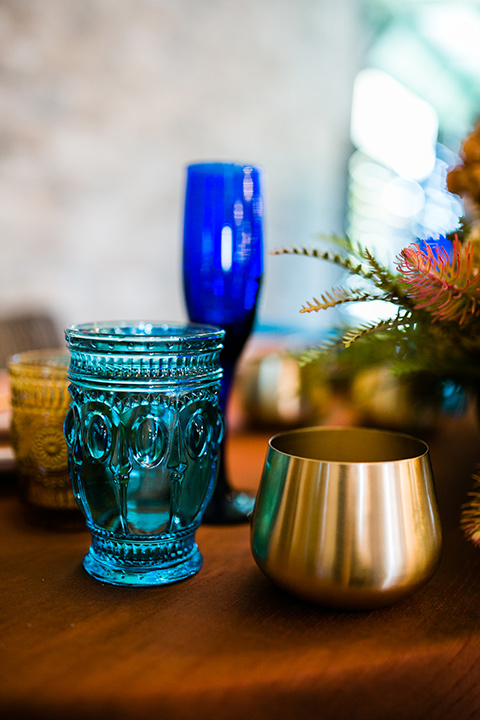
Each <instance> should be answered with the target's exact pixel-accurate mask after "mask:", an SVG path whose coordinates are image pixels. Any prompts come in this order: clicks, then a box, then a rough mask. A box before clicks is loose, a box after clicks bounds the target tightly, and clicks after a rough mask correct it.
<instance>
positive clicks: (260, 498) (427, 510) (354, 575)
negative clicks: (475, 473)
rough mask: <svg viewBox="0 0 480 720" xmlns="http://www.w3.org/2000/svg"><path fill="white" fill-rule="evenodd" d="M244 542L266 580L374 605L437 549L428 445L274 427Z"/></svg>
mask: <svg viewBox="0 0 480 720" xmlns="http://www.w3.org/2000/svg"><path fill="white" fill-rule="evenodd" d="M251 548H252V554H253V557H254V559H255V562H256V563H257V565H258V566H259V568H260V569H261V570H262V572H263V573H264V574H265V575H266V576H267V577H268V578H269V579H270V580H272V581H273V582H274V583H276V584H277V585H279V586H280V587H282V588H283V589H285V590H287V591H289V592H290V593H292V594H294V595H297V596H299V597H301V598H303V599H306V600H309V601H312V602H315V603H317V604H320V605H325V606H328V607H334V608H338V609H349V610H362V609H375V608H377V607H382V606H385V605H390V604H392V603H394V602H396V601H398V600H401V599H402V598H404V597H407V596H408V595H411V594H412V593H414V592H416V590H418V589H419V588H420V587H421V586H422V585H424V584H425V583H426V582H427V581H428V580H429V579H430V578H431V577H432V575H433V574H434V572H435V570H436V568H437V566H438V562H439V559H440V552H441V527H440V520H439V515H438V508H437V502H436V495H435V488H434V484H433V475H432V470H431V464H430V457H429V448H428V445H427V444H426V443H425V442H424V441H423V440H420V439H418V438H415V437H413V436H411V435H407V434H404V433H398V432H391V431H387V430H376V429H370V428H358V427H356V428H345V427H313V428H302V429H299V430H290V431H286V432H282V433H279V434H278V435H275V436H274V437H272V438H271V439H270V441H269V444H268V451H267V456H266V459H265V464H264V469H263V474H262V478H261V481H260V486H259V490H258V494H257V499H256V504H255V509H254V513H253V518H252V529H251Z"/></svg>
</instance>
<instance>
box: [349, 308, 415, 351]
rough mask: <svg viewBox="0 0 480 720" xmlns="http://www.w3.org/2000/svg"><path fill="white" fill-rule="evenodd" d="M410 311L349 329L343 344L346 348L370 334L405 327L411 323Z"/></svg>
mask: <svg viewBox="0 0 480 720" xmlns="http://www.w3.org/2000/svg"><path fill="white" fill-rule="evenodd" d="M409 319H410V313H399V314H398V315H396V316H395V317H394V318H389V319H388V320H380V321H379V322H373V323H365V324H363V325H359V326H358V327H357V328H352V329H350V330H347V331H346V333H345V334H344V336H343V344H344V346H345V347H346V348H348V347H350V345H352V344H353V343H354V342H357V340H360V339H362V338H365V337H367V336H369V335H376V334H378V333H382V332H387V331H388V332H390V331H391V330H394V329H398V328H400V327H402V328H403V327H405V325H408V324H409Z"/></svg>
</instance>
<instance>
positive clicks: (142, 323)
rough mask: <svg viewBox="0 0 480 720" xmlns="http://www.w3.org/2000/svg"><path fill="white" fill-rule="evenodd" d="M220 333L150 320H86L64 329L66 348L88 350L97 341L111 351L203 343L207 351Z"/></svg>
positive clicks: (196, 346)
mask: <svg viewBox="0 0 480 720" xmlns="http://www.w3.org/2000/svg"><path fill="white" fill-rule="evenodd" d="M224 335H225V331H224V330H222V329H221V328H219V327H216V326H214V325H200V324H197V323H180V322H162V321H153V320H152V321H149V320H119V321H102V322H89V323H81V324H77V325H71V326H70V327H68V328H67V329H66V330H65V337H66V340H67V343H68V345H69V347H70V348H78V349H82V348H88V349H92V348H93V347H94V346H96V345H97V344H102V345H103V344H105V345H107V346H108V348H109V349H110V350H112V351H115V349H116V348H117V347H118V348H119V349H120V347H121V349H122V351H124V350H126V349H129V350H132V351H135V350H139V351H145V350H147V351H148V350H159V349H160V348H165V349H169V350H174V348H175V347H185V346H186V345H187V346H190V347H191V349H192V350H193V349H201V348H202V347H204V346H208V347H209V349H210V350H211V349H212V345H211V343H212V342H214V343H218V344H219V348H220V347H221V343H222V340H223V337H224Z"/></svg>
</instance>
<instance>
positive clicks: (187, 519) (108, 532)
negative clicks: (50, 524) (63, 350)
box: [64, 322, 224, 586]
mask: <svg viewBox="0 0 480 720" xmlns="http://www.w3.org/2000/svg"><path fill="white" fill-rule="evenodd" d="M223 335H224V332H223V330H220V329H219V328H216V327H213V326H208V325H194V324H191V325H189V324H186V325H181V324H178V325H175V324H161V323H156V322H135V323H133V322H115V323H89V324H84V325H73V326H71V327H70V328H68V329H67V330H66V331H65V336H66V340H67V345H68V348H69V351H70V366H69V370H68V375H69V380H70V386H69V390H70V395H71V403H70V410H69V412H68V414H67V417H66V420H65V427H64V429H65V437H66V440H67V446H68V459H69V473H70V479H71V481H72V487H73V492H74V495H75V498H76V500H77V503H78V505H79V506H80V509H81V510H82V511H83V513H84V515H85V518H86V524H87V527H88V528H89V530H90V533H91V536H92V543H91V547H90V549H89V551H88V553H87V555H86V557H85V558H84V561H83V564H84V567H85V569H86V570H87V572H89V573H90V574H91V575H92V576H93V577H95V578H97V579H98V580H101V581H103V582H108V583H112V584H114V585H135V586H147V585H163V584H165V583H171V582H176V581H177V580H182V579H185V578H187V577H189V576H190V575H193V574H194V573H196V572H198V570H199V569H200V567H201V565H202V556H201V554H200V551H199V549H198V546H197V544H196V541H195V532H196V530H197V528H198V526H199V525H200V522H201V519H202V515H203V512H204V510H205V507H206V505H207V503H208V501H209V500H210V497H211V494H212V492H213V487H214V484H215V475H216V466H217V457H218V447H219V443H220V441H221V439H222V434H223V416H222V412H221V410H220V407H219V402H218V396H219V389H220V383H221V377H222V370H221V367H220V364H219V355H220V351H221V349H222V340H223Z"/></svg>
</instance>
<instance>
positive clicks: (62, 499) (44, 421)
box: [8, 350, 83, 527]
mask: <svg viewBox="0 0 480 720" xmlns="http://www.w3.org/2000/svg"><path fill="white" fill-rule="evenodd" d="M69 357H70V356H69V353H68V352H66V351H64V350H32V351H27V352H22V353H18V354H17V355H14V356H13V357H12V358H11V360H10V362H9V366H8V370H9V375H10V386H11V397H12V423H11V428H10V433H11V439H12V445H13V449H14V453H15V460H16V467H17V476H18V482H19V491H20V495H21V498H22V500H23V502H24V503H25V505H26V506H27V507H28V508H29V510H30V516H31V517H32V518H33V519H35V520H39V521H41V522H44V523H45V524H54V525H57V526H62V527H68V526H75V527H76V526H77V525H78V527H81V526H83V523H82V522H81V514H80V511H79V510H78V507H77V503H76V500H75V498H74V496H73V492H72V488H71V483H70V478H69V474H68V455H67V445H66V442H65V437H64V434H63V422H64V420H65V416H66V414H67V412H68V408H69V394H68V380H67V368H68V363H69Z"/></svg>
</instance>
